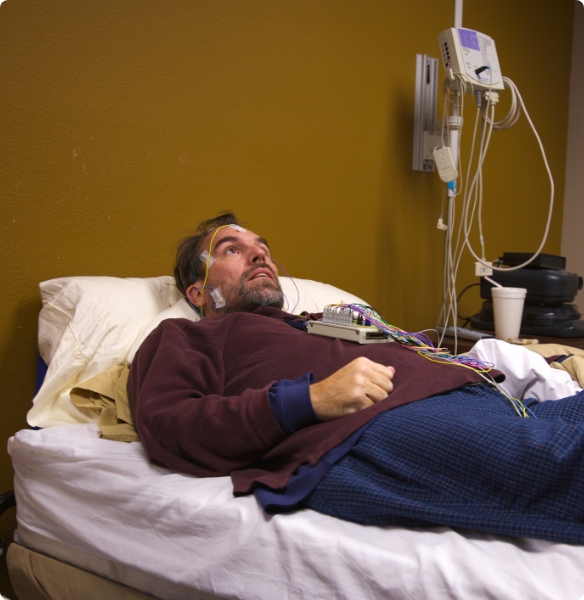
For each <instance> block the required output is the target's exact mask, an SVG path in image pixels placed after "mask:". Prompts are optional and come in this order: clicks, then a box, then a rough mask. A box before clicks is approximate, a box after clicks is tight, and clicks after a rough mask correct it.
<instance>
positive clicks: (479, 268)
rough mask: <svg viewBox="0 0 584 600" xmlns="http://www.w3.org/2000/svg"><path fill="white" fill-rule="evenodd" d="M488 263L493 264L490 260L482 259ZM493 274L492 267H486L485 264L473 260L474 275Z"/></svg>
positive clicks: (487, 275)
mask: <svg viewBox="0 0 584 600" xmlns="http://www.w3.org/2000/svg"><path fill="white" fill-rule="evenodd" d="M483 262H485V263H486V264H488V265H491V266H492V265H493V263H492V262H490V261H486V260H485V261H483ZM492 274H493V269H491V268H490V267H487V266H486V265H484V264H483V263H481V262H479V261H477V262H475V275H476V276H477V277H485V276H486V277H489V276H490V275H492Z"/></svg>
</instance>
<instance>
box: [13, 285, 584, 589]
mask: <svg viewBox="0 0 584 600" xmlns="http://www.w3.org/2000/svg"><path fill="white" fill-rule="evenodd" d="M282 286H283V289H284V292H285V295H286V299H287V303H288V305H287V308H288V310H290V311H291V312H296V313H297V312H300V311H303V310H308V311H311V312H314V311H320V310H322V309H323V307H324V306H325V305H326V304H329V303H337V302H341V301H344V302H359V301H360V300H359V299H358V298H356V297H355V296H352V295H350V294H348V293H346V292H344V291H342V290H339V289H337V288H334V287H332V286H328V285H325V284H322V283H318V282H313V281H308V280H294V281H292V280H290V279H288V278H282ZM41 296H42V300H43V308H42V311H41V314H40V319H39V351H40V354H41V356H42V358H43V360H44V362H45V363H46V364H47V365H48V370H47V373H46V376H45V378H44V382H43V384H42V386H41V388H40V390H39V392H38V394H37V395H36V397H35V399H34V406H33V408H32V409H31V411H30V413H29V418H28V419H29V423H30V424H31V426H33V428H31V429H26V430H23V431H20V432H18V433H16V434H15V435H14V436H13V437H12V438H11V439H10V440H9V444H8V451H9V453H10V455H11V458H12V462H13V465H14V470H15V480H14V491H15V496H16V502H17V523H18V525H17V530H16V532H15V535H14V539H15V541H14V543H13V544H11V546H10V548H9V550H8V567H9V572H10V577H11V581H12V583H13V587H14V590H15V593H16V594H17V595H18V597H19V598H20V600H37V599H42V600H47V599H49V600H64V599H71V600H73V599H79V598H83V599H89V600H91V599H93V598H95V599H103V598H108V599H113V600H116V599H121V598H124V599H127V600H134V599H135V600H139V599H142V598H159V599H164V600H183V599H187V598H188V599H195V600H196V599H206V600H208V599H216V598H223V599H226V598H242V599H247V600H251V599H258V600H260V599H261V600H275V599H278V600H279V599H306V600H308V599H310V600H315V599H323V600H325V599H326V600H331V599H345V598H346V599H351V600H355V599H371V600H379V599H385V598H388V599H392V600H402V599H403V600H406V599H407V600H412V599H432V600H436V599H446V598H449V599H450V598H456V599H458V598H460V599H464V600H469V599H473V598H477V599H479V598H480V599H485V598H493V599H494V598H496V599H497V600H506V599H509V600H511V599H513V600H520V599H522V598H525V599H531V600H533V599H550V600H552V599H553V600H557V599H559V598H562V599H566V600H571V599H573V600H578V599H580V598H582V596H583V595H584V571H583V570H582V565H583V564H584V547H579V546H571V545H567V544H557V543H551V542H546V541H541V540H531V539H519V538H513V539H512V538H504V537H501V536H495V535H487V534H478V533H476V532H472V531H461V530H454V529H451V528H448V527H434V528H426V529H405V528H400V527H375V526H363V525H358V524H356V523H351V522H347V521H343V520H340V519H335V518H333V517H329V516H326V515H323V514H320V513H317V512H314V511H312V510H309V509H304V510H297V511H294V512H292V513H289V514H280V515H273V516H268V515H266V514H264V513H263V512H262V511H261V509H260V507H259V505H258V503H257V502H256V500H255V498H254V497H253V496H247V497H237V498H235V497H233V495H232V493H231V489H232V487H231V481H230V479H229V478H228V477H218V478H206V479H199V478H196V477H192V476H187V475H183V474H179V473H174V472H172V471H169V470H168V469H165V468H162V467H159V466H156V465H153V464H151V463H150V462H149V461H148V459H147V457H146V454H145V452H144V449H143V447H142V445H141V444H140V442H131V443H126V442H121V441H113V440H111V439H103V438H102V437H100V433H101V432H100V429H99V427H98V425H97V415H96V414H95V413H93V412H92V411H88V410H85V409H80V408H78V407H76V406H75V405H74V404H73V403H72V402H71V398H70V391H71V389H72V388H74V387H75V386H77V385H78V384H79V383H80V382H83V381H85V380H87V379H90V378H92V377H94V376H95V375H98V374H99V373H101V372H103V371H105V370H107V369H108V368H110V367H111V366H112V365H116V364H123V363H124V362H125V361H127V360H130V361H131V359H132V357H133V355H134V353H135V351H136V349H137V347H138V346H139V344H140V343H141V341H142V340H143V339H144V337H145V336H146V335H147V334H148V333H149V332H150V331H151V330H152V329H153V328H154V327H156V325H157V324H158V323H159V322H160V321H161V320H162V319H164V318H189V319H195V316H194V313H193V311H192V309H191V308H190V307H189V306H188V305H187V304H186V302H185V301H184V300H183V299H181V298H180V297H179V295H178V293H177V291H176V289H175V287H174V286H173V283H172V279H171V278H170V277H158V278H150V279H117V278H108V277H72V278H62V279H55V280H51V281H48V282H45V283H43V284H41Z"/></svg>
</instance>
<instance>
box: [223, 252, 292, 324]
mask: <svg viewBox="0 0 584 600" xmlns="http://www.w3.org/2000/svg"><path fill="white" fill-rule="evenodd" d="M260 268H265V269H269V270H270V271H272V273H273V270H272V269H271V268H270V267H269V266H268V265H266V264H261V265H254V267H253V268H252V269H249V270H248V271H246V272H245V273H244V274H243V275H242V276H241V277H240V278H239V283H237V284H235V285H233V286H232V287H229V288H220V291H221V295H222V296H223V298H224V299H225V306H222V307H221V308H217V309H216V312H217V313H218V314H222V315H225V314H230V313H235V312H252V311H254V310H255V309H256V308H259V307H260V306H272V307H274V308H282V307H283V306H284V292H283V291H282V287H281V286H280V283H279V282H278V280H277V279H267V278H266V280H265V281H261V283H259V284H258V283H255V284H253V285H252V286H249V285H248V286H246V279H247V278H248V277H249V276H250V275H251V274H252V273H253V272H254V271H256V270H257V269H260ZM247 283H249V282H247Z"/></svg>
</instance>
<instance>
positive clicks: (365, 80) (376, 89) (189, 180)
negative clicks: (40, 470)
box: [0, 0, 573, 531]
mask: <svg viewBox="0 0 584 600" xmlns="http://www.w3.org/2000/svg"><path fill="white" fill-rule="evenodd" d="M453 12H454V1H453V0H419V1H418V2H404V1H402V2H398V1H397V0H390V1H388V0H166V1H158V2H154V1H153V0H100V1H99V2H96V1H95V0H62V1H59V0H56V1H54V2H47V1H46V0H7V1H5V2H4V3H3V4H2V5H1V6H0V215H1V233H0V256H1V260H0V280H1V281H2V295H1V300H0V368H1V388H0V392H1V398H2V408H3V410H2V419H1V425H0V444H2V446H3V447H4V445H5V443H6V440H7V438H8V437H9V436H10V435H11V434H12V433H14V432H15V431H17V430H18V429H20V428H22V427H24V426H25V414H26V411H27V408H28V406H29V403H30V399H31V397H32V394H33V385H34V384H33V380H34V367H35V342H36V339H35V338H36V316H37V312H38V309H39V308H40V301H39V296H38V287H37V286H38V282H39V281H42V280H46V279H50V278H53V277H58V276H64V275H115V276H121V277H125V276H152V275H160V274H166V273H170V272H171V268H172V255H173V251H174V246H175V242H176V241H177V240H178V239H179V238H181V237H182V236H183V235H185V234H187V233H189V231H190V229H191V227H192V226H193V225H195V224H196V223H197V222H198V221H199V220H201V219H204V218H207V217H209V216H212V215H214V214H215V213H217V211H218V210H220V209H223V208H231V209H233V210H235V211H236V212H237V213H238V214H239V215H240V217H241V218H242V219H243V220H245V221H246V222H247V223H248V224H249V225H250V227H251V228H252V229H254V230H255V231H257V232H259V233H261V234H263V235H264V236H266V237H267V238H268V240H269V241H270V244H271V247H272V250H273V253H274V255H275V257H276V258H277V259H278V260H279V261H280V262H281V263H282V264H283V266H284V267H285V268H286V270H287V271H288V272H289V273H291V274H293V275H295V276H298V277H304V278H312V279H317V280H325V281H327V282H330V283H332V284H334V285H337V286H340V287H343V288H345V289H348V290H350V291H351V292H353V293H355V294H358V295H360V296H362V297H364V298H365V299H366V300H367V301H368V302H370V303H371V304H373V305H374V306H375V307H376V308H378V309H379V310H380V311H381V312H382V314H384V316H385V317H386V318H387V319H388V320H389V321H390V322H392V323H393V324H396V325H399V326H401V327H404V328H406V329H410V330H417V329H420V328H423V327H428V326H432V325H434V324H435V323H436V319H437V316H438V312H439V308H440V303H441V300H440V298H441V280H442V275H441V269H442V267H441V265H442V242H443V234H442V233H441V232H440V231H438V230H437V229H436V222H437V219H438V217H439V213H440V206H441V201H442V195H443V187H442V185H441V184H440V182H439V181H438V177H437V176H436V175H430V174H424V173H419V172H414V171H412V169H411V154H412V137H413V136H412V131H413V107H414V73H415V55H416V53H427V54H429V55H431V56H435V57H438V56H439V51H438V44H437V35H438V33H439V32H440V31H442V30H443V29H445V28H447V27H450V26H451V25H452V22H453V18H454V17H453ZM572 17H573V1H572V0H562V1H560V2H549V1H548V0H515V1H514V2H509V1H508V0H506V1H503V0H492V1H491V2H489V3H488V4H485V3H484V2H478V0H467V2H466V3H465V7H464V24H465V26H467V27H471V28H475V29H478V30H481V31H484V32H485V33H488V34H489V35H491V36H492V37H493V38H494V39H495V40H496V43H497V49H498V53H499V58H500V62H501V68H502V71H503V73H504V74H505V75H507V76H509V77H511V78H512V79H513V80H514V81H515V82H516V84H517V85H518V86H519V88H520V90H521V92H522V94H523V96H524V99H525V102H526V103H527V106H528V108H529V110H530V113H531V116H532V118H533V120H534V121H535V123H536V125H537V127H538V129H539V132H540V134H541V137H542V140H543V143H544V144H545V147H546V150H547V153H548V156H549V158H550V164H551V167H552V170H553V172H554V175H555V177H556V184H557V195H556V197H557V206H556V210H555V217H554V221H553V224H552V230H551V232H550V237H549V241H548V244H547V246H546V250H547V251H549V252H559V248H560V233H561V199H562V197H563V180H564V169H565V148H566V135H567V131H566V130H567V111H568V90H569V73H570V51H571V35H572ZM440 78H441V80H442V78H443V75H442V74H441V75H440ZM504 96H505V94H504ZM501 105H502V108H501V112H500V113H499V116H503V114H504V107H505V106H507V105H508V101H507V100H506V99H505V98H504V99H503V100H502V102H501ZM467 110H468V115H469V117H468V122H469V123H471V122H472V120H473V119H474V116H472V117H471V115H473V114H474V107H473V105H472V103H470V104H469V105H468V108H467ZM471 129H472V127H471V126H470V125H469V127H468V128H467V131H466V133H465V135H466V136H468V137H470V133H471ZM547 200H548V197H547V181H546V177H545V174H544V170H543V167H542V166H541V160H540V158H539V155H538V151H537V146H536V144H535V141H534V140H533V137H532V135H531V133H530V131H529V129H528V127H527V125H526V124H525V121H524V120H523V121H521V122H520V123H519V124H518V125H517V126H516V127H515V128H514V129H512V130H510V131H507V132H500V133H496V134H495V135H494V140H493V142H492V146H491V151H490V153H489V156H488V159H487V165H486V177H485V213H486V216H485V223H486V236H487V255H488V257H489V258H494V257H496V256H498V255H499V254H500V253H501V252H502V251H504V250H530V249H534V248H536V247H537V245H538V243H539V240H540V238H541V235H542V231H543V225H544V221H545V213H546V207H547ZM465 261H466V262H465V264H464V265H463V271H464V273H463V277H462V278H461V284H465V283H468V282H469V281H471V280H472V276H471V275H469V273H470V270H469V267H468V265H470V264H471V262H472V261H470V259H468V258H467V259H465ZM465 302H466V304H465V303H463V307H462V310H463V312H464V311H466V312H467V313H469V312H473V311H474V310H476V308H477V307H478V303H479V301H478V296H477V295H476V294H475V295H474V297H471V295H469V299H468V300H465ZM0 452H1V454H0V490H3V489H8V488H10V487H11V477H12V472H11V468H10V463H9V459H8V457H7V456H6V454H5V452H4V451H3V450H2V451H0ZM3 521H5V520H4V519H3ZM6 527H8V526H3V529H2V531H5V530H6Z"/></svg>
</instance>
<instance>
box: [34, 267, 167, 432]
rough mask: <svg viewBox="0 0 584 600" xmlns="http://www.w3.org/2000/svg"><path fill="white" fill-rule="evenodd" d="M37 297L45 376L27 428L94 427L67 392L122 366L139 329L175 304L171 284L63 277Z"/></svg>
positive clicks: (161, 280)
mask: <svg viewBox="0 0 584 600" xmlns="http://www.w3.org/2000/svg"><path fill="white" fill-rule="evenodd" d="M40 291H41V298H42V302H43V308H42V309H41V312H40V314H39V352H40V354H41V356H42V358H43V360H44V361H45V362H46V363H47V364H48V370H47V374H46V377H45V381H44V383H43V385H42V387H41V389H40V390H39V392H38V394H37V395H36V397H35V398H34V400H33V407H32V409H31V410H30V411H29V413H28V416H27V420H28V423H29V424H30V425H32V426H38V427H48V426H50V425H61V424H64V423H85V422H88V421H95V420H96V419H95V415H94V414H92V413H84V412H82V411H81V410H80V409H78V408H77V407H75V406H74V405H73V404H72V402H71V400H70V398H69V392H70V390H71V388H72V387H74V386H75V385H77V384H78V383H81V382H82V381H85V380H87V379H90V378H91V377H94V376H95V375H97V374H98V373H101V372H102V371H105V370H106V369H108V368H109V367H111V366H113V365H115V364H123V363H124V362H125V361H126V358H127V356H128V351H129V350H130V348H131V346H132V344H133V342H134V340H135V339H136V337H137V336H138V334H139V333H140V331H141V330H142V328H143V327H144V325H145V324H146V323H148V322H149V321H150V320H151V319H152V318H153V317H154V316H155V315H157V314H158V313H160V312H162V311H163V310H165V309H166V308H168V306H169V305H170V304H172V303H173V302H176V300H177V299H178V297H179V295H178V294H177V292H176V288H175V285H174V280H173V278H172V277H168V276H165V277H152V278H148V279H135V278H129V279H121V278H116V277H64V278H60V279H52V280H50V281H45V282H43V283H41V284H40Z"/></svg>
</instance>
